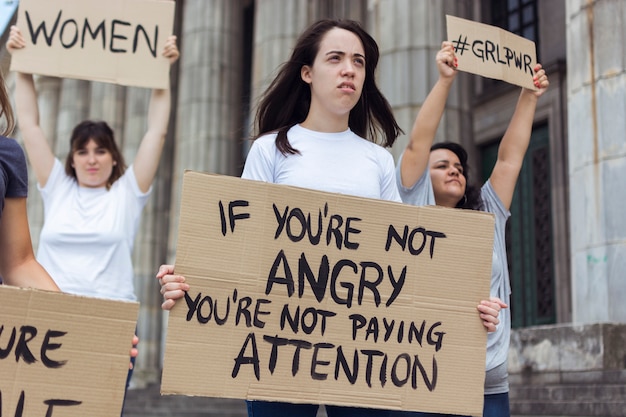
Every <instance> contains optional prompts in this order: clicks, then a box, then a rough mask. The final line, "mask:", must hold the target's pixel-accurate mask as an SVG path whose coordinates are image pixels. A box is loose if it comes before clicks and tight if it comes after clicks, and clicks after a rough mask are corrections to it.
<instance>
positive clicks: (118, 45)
mask: <svg viewBox="0 0 626 417" xmlns="http://www.w3.org/2000/svg"><path fill="white" fill-rule="evenodd" d="M25 16H26V24H27V27H28V34H29V35H30V40H31V42H32V43H33V45H37V42H38V41H39V37H40V36H42V37H43V42H45V43H46V45H48V46H50V47H51V46H53V44H54V40H55V36H57V32H58V42H59V44H60V45H61V46H62V47H63V48H64V49H72V48H74V47H77V46H80V48H81V49H83V48H85V46H86V45H88V42H89V41H98V40H100V42H101V44H102V49H103V50H106V48H107V30H106V28H107V21H106V20H102V21H100V22H90V21H89V19H88V18H85V19H84V20H83V21H82V22H79V21H77V20H76V19H72V18H68V19H63V10H59V13H58V14H57V15H56V18H55V19H54V21H53V22H46V21H41V22H37V23H35V22H34V20H33V17H32V15H31V13H29V11H28V10H26V11H25ZM94 27H95V28H96V29H95V30H94V29H93V28H94ZM109 27H110V30H109V42H108V51H109V52H111V53H115V54H125V53H129V52H130V53H133V54H136V53H137V51H138V50H139V49H140V46H141V45H143V44H145V45H146V46H147V48H148V51H149V53H150V55H151V56H152V57H154V58H156V57H157V52H158V46H157V44H158V38H159V27H158V25H155V26H154V31H153V34H152V38H151V36H150V34H149V33H148V29H147V28H146V27H144V26H143V25H139V24H138V25H135V26H134V27H133V23H131V22H127V21H123V20H119V19H112V20H111V21H110V26H109ZM128 35H130V36H131V37H132V45H130V48H129V45H127V43H128V40H129V36H128ZM141 39H143V40H144V42H140V40H141ZM79 40H80V42H79ZM129 49H130V51H129Z"/></svg>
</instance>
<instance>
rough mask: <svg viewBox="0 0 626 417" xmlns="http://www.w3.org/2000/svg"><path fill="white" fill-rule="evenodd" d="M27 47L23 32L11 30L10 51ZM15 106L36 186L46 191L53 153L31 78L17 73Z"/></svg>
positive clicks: (29, 75)
mask: <svg viewBox="0 0 626 417" xmlns="http://www.w3.org/2000/svg"><path fill="white" fill-rule="evenodd" d="M25 46H26V42H25V41H24V38H23V36H22V33H21V32H20V30H19V29H18V28H17V26H11V32H10V35H9V40H8V41H7V50H8V51H9V52H10V53H13V52H15V51H16V50H18V49H22V48H24V47H25ZM15 104H16V115H17V122H18V124H19V127H20V130H21V132H22V139H23V140H24V145H25V147H26V153H27V154H28V159H29V161H30V164H31V165H32V167H33V171H34V172H35V177H36V178H37V182H38V183H39V185H41V186H42V187H43V186H45V185H46V183H47V182H48V177H49V176H50V172H52V167H53V166H54V153H53V152H52V149H51V148H50V144H49V143H48V140H47V138H46V136H45V135H44V133H43V130H41V126H40V125H39V107H38V105H37V91H36V89H35V83H34V81H33V76H32V74H23V73H17V80H16V84H15Z"/></svg>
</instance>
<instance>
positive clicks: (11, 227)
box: [0, 197, 59, 291]
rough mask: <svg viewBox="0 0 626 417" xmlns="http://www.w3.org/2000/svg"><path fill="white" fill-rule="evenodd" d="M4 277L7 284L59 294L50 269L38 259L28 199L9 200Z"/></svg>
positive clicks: (0, 227) (1, 249) (0, 260)
mask: <svg viewBox="0 0 626 417" xmlns="http://www.w3.org/2000/svg"><path fill="white" fill-rule="evenodd" d="M0 275H1V276H2V279H3V281H4V283H5V284H8V285H13V286H16V287H31V288H38V289H42V290H50V291H59V287H57V285H56V284H55V283H54V281H53V280H52V278H50V275H48V273H47V272H46V270H45V269H44V268H43V267H42V266H41V265H40V264H39V263H38V262H37V261H36V260H35V255H34V253H33V247H32V242H31V240H30V231H29V229H28V218H27V214H26V198H25V197H23V198H7V199H6V200H5V204H4V209H3V211H2V219H0Z"/></svg>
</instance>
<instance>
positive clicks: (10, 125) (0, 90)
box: [0, 71, 15, 136]
mask: <svg viewBox="0 0 626 417" xmlns="http://www.w3.org/2000/svg"><path fill="white" fill-rule="evenodd" d="M2 116H4V118H5V119H6V121H7V123H6V126H5V128H4V130H3V131H2V132H0V135H1V136H8V135H10V134H11V133H12V132H13V129H14V128H15V118H14V117H13V108H12V107H11V101H10V100H9V93H8V91H7V88H6V86H5V85H4V76H3V75H2V71H0V119H2Z"/></svg>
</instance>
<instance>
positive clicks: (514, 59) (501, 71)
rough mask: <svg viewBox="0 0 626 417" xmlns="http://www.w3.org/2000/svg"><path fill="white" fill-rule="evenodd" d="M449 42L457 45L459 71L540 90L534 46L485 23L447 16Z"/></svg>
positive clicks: (455, 47)
mask: <svg viewBox="0 0 626 417" xmlns="http://www.w3.org/2000/svg"><path fill="white" fill-rule="evenodd" d="M446 22H447V29H448V40H449V41H450V42H452V44H453V45H454V52H455V53H456V57H457V59H458V67H457V69H458V70H460V71H466V72H471V73H472V74H478V75H482V76H484V77H489V78H494V79H496V80H503V81H506V82H508V83H510V84H515V85H518V86H520V87H525V88H528V89H531V90H537V87H535V85H534V83H533V76H534V75H535V72H534V71H533V68H534V67H535V65H537V55H536V48H535V43H534V42H533V41H530V40H528V39H525V38H523V37H521V36H518V35H515V34H513V33H511V32H507V31H506V30H503V29H500V28H498V27H495V26H490V25H486V24H484V23H478V22H473V21H471V20H466V19H461V18H458V17H455V16H450V15H446Z"/></svg>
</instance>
